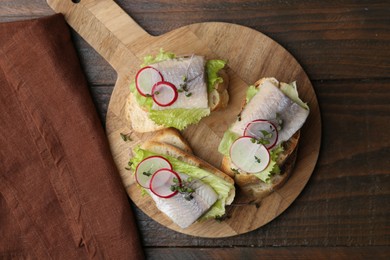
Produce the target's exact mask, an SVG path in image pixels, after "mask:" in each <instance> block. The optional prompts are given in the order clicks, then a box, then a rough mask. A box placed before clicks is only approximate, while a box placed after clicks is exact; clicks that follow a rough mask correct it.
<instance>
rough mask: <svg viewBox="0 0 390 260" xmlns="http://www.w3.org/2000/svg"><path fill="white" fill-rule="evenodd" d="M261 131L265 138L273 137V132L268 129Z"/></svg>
mask: <svg viewBox="0 0 390 260" xmlns="http://www.w3.org/2000/svg"><path fill="white" fill-rule="evenodd" d="M260 132H261V133H262V134H263V137H264V138H267V139H270V138H271V137H272V133H270V132H268V131H266V130H260Z"/></svg>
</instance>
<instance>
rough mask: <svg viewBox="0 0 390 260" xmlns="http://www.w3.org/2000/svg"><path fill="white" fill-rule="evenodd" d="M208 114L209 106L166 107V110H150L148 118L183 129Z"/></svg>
mask: <svg viewBox="0 0 390 260" xmlns="http://www.w3.org/2000/svg"><path fill="white" fill-rule="evenodd" d="M209 114H210V109H209V108H196V109H184V108H175V109H166V110H150V111H149V118H150V119H152V120H153V121H154V122H155V123H156V124H158V125H164V126H167V127H174V128H176V129H178V130H183V129H184V128H186V127H187V126H188V125H191V124H195V123H198V122H199V121H200V119H202V118H203V117H205V116H208V115H209Z"/></svg>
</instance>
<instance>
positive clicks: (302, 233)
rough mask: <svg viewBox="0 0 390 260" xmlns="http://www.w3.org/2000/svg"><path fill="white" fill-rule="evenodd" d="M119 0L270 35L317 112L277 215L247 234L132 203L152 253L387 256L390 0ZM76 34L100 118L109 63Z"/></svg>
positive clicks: (6, 9)
mask: <svg viewBox="0 0 390 260" xmlns="http://www.w3.org/2000/svg"><path fill="white" fill-rule="evenodd" d="M64 1H67V0H64ZM69 1H71V0H69ZM81 1H82V0H81ZM116 2H117V3H118V4H119V5H120V6H121V7H122V8H123V9H124V10H125V11H126V12H128V13H129V14H130V15H131V16H132V17H133V18H134V19H135V21H137V22H138V23H139V24H140V25H141V26H142V27H143V28H144V29H145V30H146V31H148V32H149V33H151V34H153V35H159V34H162V33H165V32H168V31H170V30H173V29H175V28H178V27H180V26H183V25H187V24H191V23H197V22H207V21H222V22H229V23H236V24H240V25H244V26H247V27H251V28H253V29H256V30H258V31H260V32H262V33H264V34H266V35H268V36H269V37H271V38H273V39H274V40H276V41H277V42H279V43H280V44H281V45H282V46H284V47H285V48H286V49H287V50H288V51H289V52H291V53H292V54H293V55H294V56H295V57H296V59H297V60H298V61H299V62H300V63H301V65H302V66H303V68H304V69H305V70H306V72H307V73H308V75H309V77H310V79H311V80H312V83H313V85H314V88H315V91H316V94H317V98H318V101H319V104H320V108H321V114H322V125H323V129H322V132H323V135H322V146H321V153H320V158H319V160H318V163H317V167H316V169H315V171H314V173H313V175H312V177H311V179H310V181H309V183H308V185H307V186H306V188H305V189H304V191H303V192H302V193H301V195H300V196H299V197H298V199H297V200H296V201H295V202H294V203H293V204H292V205H291V206H290V207H289V208H288V209H287V210H286V211H285V212H284V213H283V214H282V215H281V216H279V217H278V218H276V219H275V220H274V221H272V222H271V223H269V224H267V225H266V226H264V227H262V228H260V229H258V230H255V231H253V232H250V233H247V234H244V235H240V236H236V237H231V238H225V239H205V238H196V237H191V236H187V235H183V234H181V233H177V232H174V231H171V230H169V229H167V228H165V227H163V226H161V225H160V224H158V223H156V222H154V221H153V220H152V219H150V218H149V217H147V216H146V215H144V214H143V213H142V212H141V211H140V210H138V209H137V208H135V207H134V210H135V212H136V217H137V222H138V225H139V229H140V233H141V236H142V243H143V245H144V248H145V251H146V254H147V256H148V258H150V259H200V258H202V259H210V258H215V259H238V258H239V259H255V258H258V257H262V258H301V257H304V258H309V259H311V258H335V257H342V258H349V259H355V258H376V259H378V258H383V259H384V258H387V259H390V248H389V245H390V228H389V226H390V221H389V220H390V214H389V213H390V204H389V201H390V196H389V195H390V178H389V176H390V175H389V173H390V2H389V1H373V0H372V1H359V3H358V1H354V0H340V1H334V3H333V2H332V3H325V1H321V0H312V1H307V0H299V1H295V0H292V1H274V0H263V1H238V0H230V1H222V0H213V1H208V0H190V1H186V2H187V3H186V4H182V3H178V2H179V1H163V0H149V1H146V0H131V1H130V0H117V1H116ZM53 13H54V12H53V11H52V10H51V9H50V8H49V7H48V6H47V4H46V1H45V0H0V22H6V21H15V20H22V19H29V18H36V17H41V16H45V15H50V14H53ZM74 41H75V44H76V48H77V50H78V52H79V55H80V58H81V62H82V65H83V67H84V69H85V72H86V74H87V78H88V81H89V83H90V88H91V92H92V96H93V99H94V101H95V104H96V107H97V110H98V112H99V114H100V116H101V119H102V122H103V123H104V121H105V114H106V110H107V105H108V102H109V99H110V94H111V92H112V89H113V86H114V82H115V79H116V75H115V72H114V70H113V69H112V68H111V67H110V66H109V65H108V64H107V63H106V62H105V60H103V59H102V58H101V57H100V56H99V55H98V54H97V53H96V52H95V51H94V50H93V49H92V48H91V47H90V46H88V44H87V43H85V41H84V40H82V39H81V38H80V37H79V36H78V35H77V34H76V33H74Z"/></svg>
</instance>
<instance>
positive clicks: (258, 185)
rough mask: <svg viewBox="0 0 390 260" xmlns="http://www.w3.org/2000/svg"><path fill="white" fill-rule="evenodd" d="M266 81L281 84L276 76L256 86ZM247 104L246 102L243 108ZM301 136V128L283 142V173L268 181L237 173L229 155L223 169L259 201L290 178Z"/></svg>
mask: <svg viewBox="0 0 390 260" xmlns="http://www.w3.org/2000/svg"><path fill="white" fill-rule="evenodd" d="M265 81H269V82H271V83H272V84H274V85H276V86H280V85H279V82H278V81H277V80H276V79H274V78H262V79H260V80H258V81H257V82H256V83H255V87H259V86H261V85H262V84H263V83H264V82H265ZM245 105H246V104H245V103H244V104H243V109H244V107H245ZM299 138H300V130H298V131H297V132H296V133H295V134H294V135H293V136H292V137H291V138H290V139H289V140H288V141H286V142H284V143H283V144H282V145H283V148H284V151H283V152H282V153H281V154H280V155H279V157H278V160H277V164H278V165H279V167H280V169H281V173H280V174H275V175H273V176H272V177H271V179H270V181H269V182H268V183H265V182H263V181H261V180H260V179H259V178H257V177H256V176H254V175H253V174H249V173H245V172H240V173H239V174H237V173H235V172H234V171H233V170H232V169H233V168H236V167H235V166H233V164H232V162H231V160H230V158H229V157H227V156H224V157H223V159H222V163H221V170H222V171H223V172H225V173H227V174H228V175H229V176H231V177H232V178H234V181H235V183H236V184H237V185H238V187H239V188H240V189H241V190H242V191H243V192H244V193H245V194H246V195H247V196H249V197H252V198H253V199H254V201H255V202H259V201H261V200H262V199H263V198H265V197H266V196H268V195H269V194H270V193H272V192H273V191H274V190H276V189H278V188H280V187H282V186H283V184H284V183H285V182H286V181H287V179H288V178H289V176H290V174H291V172H292V171H293V168H294V165H295V161H296V155H297V151H298V143H299Z"/></svg>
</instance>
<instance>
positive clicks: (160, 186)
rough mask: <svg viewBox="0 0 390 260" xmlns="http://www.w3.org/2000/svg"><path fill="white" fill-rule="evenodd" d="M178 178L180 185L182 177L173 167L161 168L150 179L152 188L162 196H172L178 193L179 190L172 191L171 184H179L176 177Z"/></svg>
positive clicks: (156, 193)
mask: <svg viewBox="0 0 390 260" xmlns="http://www.w3.org/2000/svg"><path fill="white" fill-rule="evenodd" d="M175 178H176V179H177V182H178V184H179V186H180V185H181V179H180V176H179V174H177V173H176V172H174V171H172V170H171V169H160V170H158V171H156V172H155V173H154V174H153V176H152V179H151V180H150V184H149V188H150V190H151V191H152V192H153V193H154V194H155V195H156V196H159V197H160V198H166V199H167V198H170V197H172V196H174V195H176V194H177V192H178V191H177V190H175V191H172V190H171V186H172V185H175V184H177V182H175V180H174V179H175Z"/></svg>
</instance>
